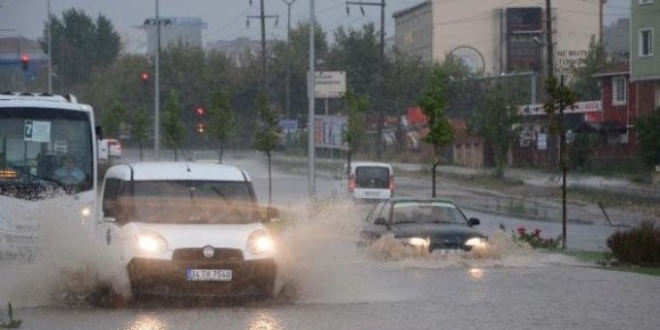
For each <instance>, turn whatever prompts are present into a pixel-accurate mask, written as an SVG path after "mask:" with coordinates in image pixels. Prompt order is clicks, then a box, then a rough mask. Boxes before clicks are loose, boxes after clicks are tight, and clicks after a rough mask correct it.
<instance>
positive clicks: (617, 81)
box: [612, 77, 627, 105]
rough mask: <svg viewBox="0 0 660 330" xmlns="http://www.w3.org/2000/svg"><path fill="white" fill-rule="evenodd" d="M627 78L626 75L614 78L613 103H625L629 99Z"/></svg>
mask: <svg viewBox="0 0 660 330" xmlns="http://www.w3.org/2000/svg"><path fill="white" fill-rule="evenodd" d="M626 92H627V90H626V79H625V78H624V77H614V78H612V104H613V105H625V104H626V100H627V97H626V96H627V95H626V94H627V93H626Z"/></svg>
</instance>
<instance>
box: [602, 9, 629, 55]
mask: <svg viewBox="0 0 660 330" xmlns="http://www.w3.org/2000/svg"><path fill="white" fill-rule="evenodd" d="M603 45H604V46H605V51H606V52H607V55H608V56H610V57H611V58H612V59H614V60H617V61H619V62H627V61H628V58H629V57H630V19H629V18H620V19H619V20H618V21H616V22H614V23H613V24H612V25H610V26H607V27H604V28H603Z"/></svg>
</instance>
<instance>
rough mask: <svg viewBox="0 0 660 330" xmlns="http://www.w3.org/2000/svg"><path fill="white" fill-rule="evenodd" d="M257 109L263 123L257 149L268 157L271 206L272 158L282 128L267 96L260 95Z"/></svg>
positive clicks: (256, 144) (269, 203) (259, 129)
mask: <svg viewBox="0 0 660 330" xmlns="http://www.w3.org/2000/svg"><path fill="white" fill-rule="evenodd" d="M257 109H258V110H259V119H260V121H261V122H260V125H259V127H258V128H257V133H256V134H255V149H257V150H259V151H261V152H263V153H265V154H266V157H268V205H271V204H272V202H273V180H272V159H271V156H272V154H273V151H275V150H276V149H277V147H278V146H279V143H280V133H282V126H280V122H279V116H278V114H277V112H275V110H274V109H272V107H271V106H270V103H269V101H268V97H267V96H266V95H265V94H261V95H259V98H258V99H257Z"/></svg>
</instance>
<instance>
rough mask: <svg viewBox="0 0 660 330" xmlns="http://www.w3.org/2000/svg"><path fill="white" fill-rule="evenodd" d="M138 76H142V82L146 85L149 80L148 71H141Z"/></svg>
mask: <svg viewBox="0 0 660 330" xmlns="http://www.w3.org/2000/svg"><path fill="white" fill-rule="evenodd" d="M140 78H142V83H143V84H145V85H146V84H147V83H148V82H149V73H147V72H142V75H141V76H140Z"/></svg>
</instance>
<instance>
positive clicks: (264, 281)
mask: <svg viewBox="0 0 660 330" xmlns="http://www.w3.org/2000/svg"><path fill="white" fill-rule="evenodd" d="M102 199H103V204H102V213H103V214H102V217H103V225H102V226H103V228H104V229H103V230H104V231H105V234H104V235H103V236H104V238H105V239H106V240H107V244H108V245H109V246H110V247H111V248H114V251H119V253H120V254H121V259H122V262H125V267H126V272H127V275H128V278H129V279H130V285H131V290H132V293H133V294H134V295H138V296H139V295H168V296H245V295H250V296H252V295H257V296H265V297H271V296H272V295H273V290H274V283H275V276H276V265H275V261H274V243H273V239H272V237H271V236H270V233H269V231H268V230H267V228H266V227H265V226H264V222H267V221H269V220H270V219H272V218H275V217H277V216H278V211H277V209H275V208H270V207H269V208H268V210H267V211H268V212H261V211H260V209H259V207H258V205H257V199H256V195H255V192H254V189H253V186H252V182H251V180H250V177H249V175H248V174H247V173H246V172H245V171H244V170H242V169H240V168H238V167H235V166H228V165H220V164H198V163H185V162H145V163H136V164H122V165H115V166H112V167H110V168H109V169H108V171H107V172H106V175H105V182H104V187H103V196H102Z"/></svg>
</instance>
